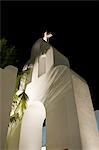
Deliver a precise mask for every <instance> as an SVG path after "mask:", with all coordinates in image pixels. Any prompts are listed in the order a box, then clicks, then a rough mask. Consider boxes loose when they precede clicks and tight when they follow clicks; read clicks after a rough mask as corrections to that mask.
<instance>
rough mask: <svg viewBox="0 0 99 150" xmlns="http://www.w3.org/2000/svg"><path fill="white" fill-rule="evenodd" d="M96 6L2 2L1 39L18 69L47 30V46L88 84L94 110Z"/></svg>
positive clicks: (96, 54) (95, 101)
mask: <svg viewBox="0 0 99 150" xmlns="http://www.w3.org/2000/svg"><path fill="white" fill-rule="evenodd" d="M96 11H97V6H96V3H93V2H90V3H89V2H86V3H85V2H83V3H82V2H58V1H57V2H2V12H1V15H2V18H1V19H2V21H1V25H2V28H1V29H2V30H1V36H2V37H4V38H6V39H7V40H8V41H9V43H11V44H12V45H15V47H16V48H17V54H18V56H19V57H20V66H22V65H24V63H26V61H27V60H28V59H29V57H30V52H31V47H32V45H33V43H34V42H35V41H36V40H37V39H38V38H40V37H42V34H43V33H44V31H45V30H46V29H47V31H48V32H50V31H51V32H52V33H53V34H54V36H53V37H52V38H51V39H50V43H51V44H52V45H53V46H54V47H55V48H56V49H58V51H60V52H61V53H62V54H64V55H65V56H66V57H68V59H69V61H70V66H71V68H72V69H73V70H74V71H75V72H77V73H78V74H79V75H80V76H82V77H83V78H84V79H85V80H86V81H87V83H88V85H89V88H90V91H91V96H92V100H93V105H94V109H95V110H96V109H99V102H98V101H99V99H98V75H97V74H98V68H99V67H98V60H99V55H98V48H97V46H96V44H97V43H96V39H97V38H96V33H97V20H98V19H97V16H96Z"/></svg>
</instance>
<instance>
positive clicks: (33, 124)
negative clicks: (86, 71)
mask: <svg viewBox="0 0 99 150" xmlns="http://www.w3.org/2000/svg"><path fill="white" fill-rule="evenodd" d="M45 117H46V112H45V107H44V105H43V104H42V103H41V102H39V101H36V102H34V103H32V105H30V106H29V107H28V108H27V109H26V111H25V113H24V116H23V120H22V126H21V133H20V142H19V150H32V149H33V150H41V147H42V127H43V122H44V120H45Z"/></svg>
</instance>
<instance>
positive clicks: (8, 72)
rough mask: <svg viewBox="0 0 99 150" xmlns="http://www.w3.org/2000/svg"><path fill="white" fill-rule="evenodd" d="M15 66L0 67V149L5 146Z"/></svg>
mask: <svg viewBox="0 0 99 150" xmlns="http://www.w3.org/2000/svg"><path fill="white" fill-rule="evenodd" d="M16 75H17V68H15V67H13V66H7V67H6V68H5V69H1V68H0V87H1V88H0V150H3V149H4V147H5V142H6V136H7V130H8V124H9V120H10V111H11V105H12V97H13V92H14V89H15V84H16Z"/></svg>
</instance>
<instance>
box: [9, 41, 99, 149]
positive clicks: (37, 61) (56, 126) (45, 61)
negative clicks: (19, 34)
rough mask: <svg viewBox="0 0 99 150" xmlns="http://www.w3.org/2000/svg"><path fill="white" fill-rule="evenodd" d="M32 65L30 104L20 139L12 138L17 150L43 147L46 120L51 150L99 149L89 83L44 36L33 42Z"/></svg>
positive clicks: (30, 63)
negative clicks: (43, 131)
mask: <svg viewBox="0 0 99 150" xmlns="http://www.w3.org/2000/svg"><path fill="white" fill-rule="evenodd" d="M29 66H32V67H31V70H32V71H31V74H30V75H29V76H28V80H29V82H28V84H27V87H26V90H25V93H26V94H27V95H28V97H29V100H28V106H27V109H26V111H25V113H24V116H23V119H22V124H21V128H20V134H18V136H19V138H16V140H15V138H14V140H13V138H12V143H14V145H16V143H18V145H17V146H16V147H18V148H17V150H41V148H42V128H43V123H44V121H45V120H46V149H47V150H98V149H99V133H98V129H97V125H96V119H95V114H94V109H93V105H92V100H91V96H90V91H89V88H88V85H87V82H86V81H85V80H84V79H83V78H82V77H80V76H79V75H78V74H77V73H75V72H74V71H73V70H72V69H71V68H70V65H69V61H68V59H67V58H66V57H65V56H63V55H62V54H61V53H60V52H59V51H58V50H56V49H55V48H54V47H53V46H52V45H50V44H49V42H48V41H47V40H46V39H44V38H41V39H39V40H37V41H36V43H35V44H34V45H33V48H32V51H31V57H30V59H29V61H28V62H27V64H26V65H25V67H29ZM21 88H22V87H21ZM19 90H20V89H19ZM16 132H17V131H16ZM16 147H15V150H16Z"/></svg>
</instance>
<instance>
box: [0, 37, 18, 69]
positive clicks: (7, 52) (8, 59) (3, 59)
mask: <svg viewBox="0 0 99 150" xmlns="http://www.w3.org/2000/svg"><path fill="white" fill-rule="evenodd" d="M17 63H18V60H17V59H16V49H15V46H10V47H8V46H7V40H6V39H0V67H1V68H4V67H6V66H8V65H16V64H17Z"/></svg>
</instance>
